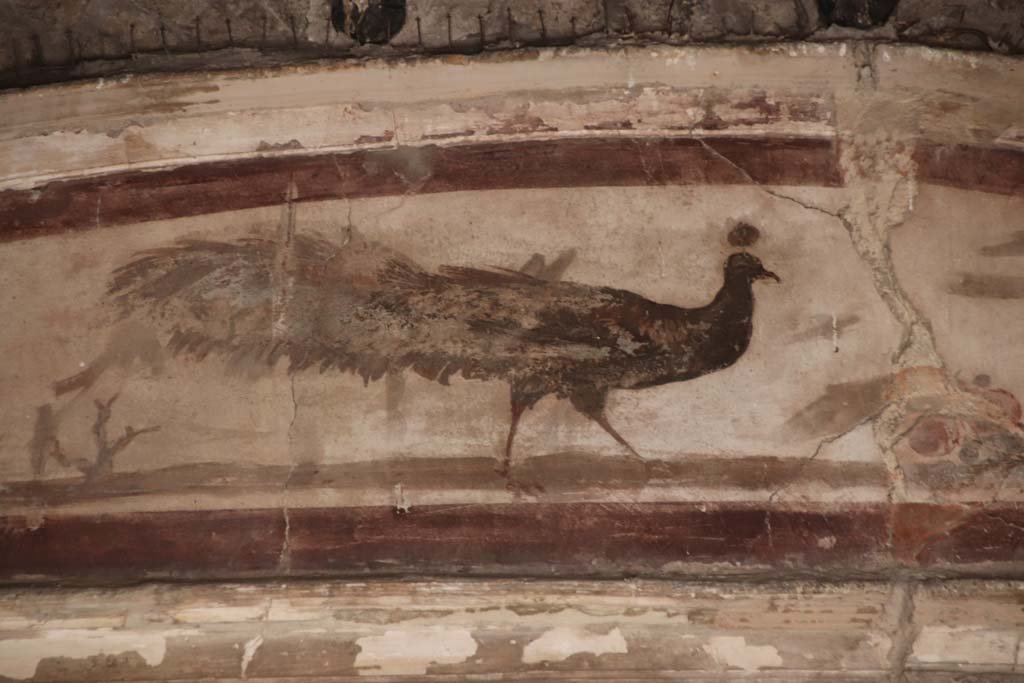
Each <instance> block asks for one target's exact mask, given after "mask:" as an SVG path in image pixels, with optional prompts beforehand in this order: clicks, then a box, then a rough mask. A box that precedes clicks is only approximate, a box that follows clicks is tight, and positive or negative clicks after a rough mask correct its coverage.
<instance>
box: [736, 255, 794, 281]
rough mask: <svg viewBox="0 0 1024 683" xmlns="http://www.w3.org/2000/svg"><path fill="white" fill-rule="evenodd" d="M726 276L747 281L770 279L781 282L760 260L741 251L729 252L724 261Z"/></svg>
mask: <svg viewBox="0 0 1024 683" xmlns="http://www.w3.org/2000/svg"><path fill="white" fill-rule="evenodd" d="M725 276H726V278H739V279H743V280H746V281H747V282H753V281H754V280H766V279H771V280H775V281H776V282H781V280H779V276H778V275H776V274H775V273H773V272H772V271H770V270H768V269H766V268H765V267H764V264H762V263H761V260H760V259H758V258H757V257H756V256H754V255H753V254H751V253H748V252H746V251H741V252H738V253H735V254H731V255H730V256H729V258H728V260H727V261H726V262H725Z"/></svg>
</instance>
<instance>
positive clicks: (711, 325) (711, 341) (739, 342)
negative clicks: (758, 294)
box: [698, 272, 754, 372]
mask: <svg viewBox="0 0 1024 683" xmlns="http://www.w3.org/2000/svg"><path fill="white" fill-rule="evenodd" d="M753 311H754V292H753V288H752V286H751V281H750V278H748V277H746V276H745V275H740V274H736V273H729V272H726V276H725V282H724V283H723V284H722V288H721V289H720V290H718V293H717V294H716V295H715V298H714V299H713V300H712V301H711V303H710V304H708V305H707V306H706V307H704V309H703V310H702V311H701V314H700V318H701V322H703V323H705V324H706V327H705V329H706V330H707V332H706V335H705V336H704V338H703V340H701V342H699V343H698V348H699V351H698V357H699V358H700V359H701V362H700V363H699V365H701V366H703V367H701V368H699V369H700V370H701V371H703V372H708V371H711V370H716V369H720V368H724V367H728V366H729V365H732V364H733V363H735V362H736V361H737V360H739V358H740V356H742V355H743V353H744V352H745V351H746V350H747V346H748V345H749V343H750V336H751V334H752V333H753Z"/></svg>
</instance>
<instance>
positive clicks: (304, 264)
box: [109, 236, 401, 378]
mask: <svg viewBox="0 0 1024 683" xmlns="http://www.w3.org/2000/svg"><path fill="white" fill-rule="evenodd" d="M396 259H401V257H400V256H399V255H396V254H395V253H394V252H391V251H390V250H387V249H385V248H383V247H380V246H379V245H375V244H373V243H369V242H366V241H364V240H352V241H350V243H349V244H346V245H345V247H339V246H338V245H336V244H334V243H333V242H330V241H328V240H324V239H321V238H316V237H309V236H296V237H294V238H293V239H292V241H291V243H290V244H288V245H284V246H282V245H281V244H279V243H278V242H275V241H273V240H266V239H244V240H239V241H236V242H211V241H198V240H191V241H183V242H179V243H177V244H175V245H173V246H168V247H163V248H159V249H154V250H151V251H147V252H143V253H141V254H139V255H137V257H136V258H135V259H133V260H132V261H131V262H129V263H127V264H125V265H124V266H122V267H120V268H118V269H117V270H116V271H114V273H113V277H112V281H111V285H110V290H109V293H110V296H111V297H112V299H113V300H114V302H115V304H116V305H117V306H118V307H119V308H120V310H121V312H122V314H123V315H126V316H129V315H130V316H133V317H142V318H145V319H147V320H148V321H149V322H150V323H151V324H152V325H154V326H155V327H156V328H158V329H159V330H161V331H163V332H164V333H165V334H166V335H167V336H168V343H167V345H168V348H169V349H170V350H171V351H173V352H175V353H180V354H184V355H187V356H190V357H193V358H195V359H202V358H205V357H206V356H208V355H210V354H215V355H221V356H224V357H226V358H227V359H228V361H229V367H231V368H233V369H237V370H247V369H248V370H251V369H252V368H253V367H266V366H272V365H274V364H275V363H276V362H277V361H278V359H280V358H281V357H288V358H289V359H290V367H291V369H293V370H299V369H304V368H308V367H312V366H319V367H320V368H321V369H322V370H326V369H329V368H337V369H343V370H352V371H355V372H359V373H360V374H362V375H363V376H364V378H367V377H370V376H379V374H380V373H381V372H383V371H382V370H379V369H378V367H379V366H380V365H381V360H380V359H381V358H386V356H387V355H388V354H389V353H390V352H392V351H393V350H392V349H389V348H388V346H389V344H388V343H387V339H386V337H384V338H382V336H381V330H382V329H386V328H388V327H394V326H395V325H396V321H394V320H386V319H383V318H381V317H379V316H368V315H366V310H365V308H364V306H365V304H366V302H367V301H368V300H369V299H370V298H371V297H372V296H373V294H374V292H375V291H376V289H377V288H379V287H380V281H379V277H378V273H379V272H380V271H381V269H382V266H383V264H385V263H388V262H392V261H395V260H396ZM385 317H386V315H385ZM370 337H373V338H376V339H377V341H378V342H380V343H378V344H376V345H375V347H374V351H373V353H372V354H369V355H368V354H366V353H362V354H360V353H359V352H358V349H357V347H359V346H361V344H359V343H357V342H359V341H360V340H365V339H367V338H370ZM362 346H364V347H365V345H362Z"/></svg>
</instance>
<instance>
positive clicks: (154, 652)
mask: <svg viewBox="0 0 1024 683" xmlns="http://www.w3.org/2000/svg"><path fill="white" fill-rule="evenodd" d="M168 635H170V634H169V633H130V632H129V633H124V632H118V631H111V630H108V629H95V630H93V629H89V630H86V629H57V630H52V631H47V632H46V633H45V634H44V635H42V636H41V637H38V638H12V639H10V640H0V675H2V676H7V677H8V678H14V679H25V678H31V677H32V676H34V675H35V672H36V668H37V667H38V666H39V663H40V662H41V661H43V660H44V659H49V658H52V657H62V658H68V659H86V658H88V657H95V656H99V655H119V654H124V653H128V652H135V653H137V654H138V655H139V656H140V657H142V659H143V660H145V662H146V664H148V665H149V666H159V665H160V663H161V662H163V661H164V655H166V654H167V637H168Z"/></svg>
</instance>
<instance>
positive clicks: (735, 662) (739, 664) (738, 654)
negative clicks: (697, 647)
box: [704, 636, 782, 671]
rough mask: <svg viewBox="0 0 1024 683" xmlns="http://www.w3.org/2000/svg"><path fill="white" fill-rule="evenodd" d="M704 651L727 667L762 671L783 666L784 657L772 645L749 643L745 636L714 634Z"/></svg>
mask: <svg viewBox="0 0 1024 683" xmlns="http://www.w3.org/2000/svg"><path fill="white" fill-rule="evenodd" d="M704 651H705V652H707V653H708V654H709V655H711V656H712V657H713V658H714V660H715V661H716V662H718V663H719V664H721V665H724V666H726V667H730V668H735V669H743V670H744V671H760V670H761V669H767V668H771V667H779V666H782V657H780V656H779V651H778V649H777V648H775V647H773V646H771V645H747V639H746V638H744V637H743V636H712V637H711V639H710V640H709V641H708V644H707V645H705V646H704Z"/></svg>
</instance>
